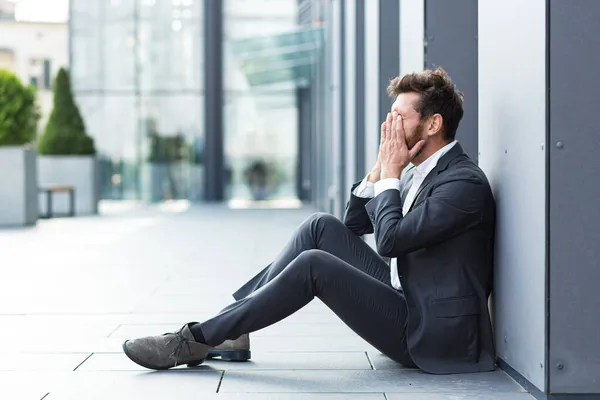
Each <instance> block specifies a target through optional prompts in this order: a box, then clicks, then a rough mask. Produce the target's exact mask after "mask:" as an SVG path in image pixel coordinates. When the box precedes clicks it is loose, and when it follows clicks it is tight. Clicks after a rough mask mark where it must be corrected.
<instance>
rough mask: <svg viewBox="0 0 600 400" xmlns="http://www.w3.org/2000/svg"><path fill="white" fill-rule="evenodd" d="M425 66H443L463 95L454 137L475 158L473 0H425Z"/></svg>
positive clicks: (475, 104) (475, 55) (475, 98)
mask: <svg viewBox="0 0 600 400" xmlns="http://www.w3.org/2000/svg"><path fill="white" fill-rule="evenodd" d="M425 37H426V38H427V46H426V52H425V65H426V67H427V68H435V67H437V66H440V67H442V68H444V69H445V70H446V71H447V72H448V74H449V75H450V77H451V78H452V80H453V82H454V83H455V84H456V86H457V87H458V89H459V90H460V91H462V92H463V93H464V94H465V102H464V110H465V114H464V116H463V119H462V121H461V123H460V126H459V128H458V132H457V135H456V138H457V139H458V140H459V141H460V143H461V145H462V147H463V149H464V150H465V152H466V153H467V154H468V155H469V156H470V157H471V158H472V159H473V160H475V161H477V159H478V152H477V113H478V111H477V105H478V98H477V90H478V89H477V76H478V71H477V0H452V1H448V0H426V1H425Z"/></svg>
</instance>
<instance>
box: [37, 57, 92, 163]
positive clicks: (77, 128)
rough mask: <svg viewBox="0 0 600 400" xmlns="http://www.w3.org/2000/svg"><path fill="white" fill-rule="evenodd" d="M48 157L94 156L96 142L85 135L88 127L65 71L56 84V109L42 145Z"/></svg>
mask: <svg viewBox="0 0 600 400" xmlns="http://www.w3.org/2000/svg"><path fill="white" fill-rule="evenodd" d="M38 152H39V153H40V154H45V155H91V154H95V153H96V149H95V146H94V140H93V139H92V138H91V137H89V136H88V135H87V134H86V132H85V124H84V122H83V119H82V118H81V114H80V113H79V108H77V104H76V103H75V99H74V98H73V93H72V92H71V83H70V80H69V74H68V73H67V71H66V70H65V69H64V68H61V69H60V70H59V71H58V74H57V75H56V80H55V82H54V107H53V109H52V113H51V114H50V118H49V119H48V123H47V125H46V130H45V132H44V134H43V135H42V137H41V138H40V140H39V143H38Z"/></svg>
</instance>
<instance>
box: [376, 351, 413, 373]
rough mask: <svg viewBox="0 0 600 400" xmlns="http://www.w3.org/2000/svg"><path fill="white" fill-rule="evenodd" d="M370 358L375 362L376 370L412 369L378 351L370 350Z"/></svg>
mask: <svg viewBox="0 0 600 400" xmlns="http://www.w3.org/2000/svg"><path fill="white" fill-rule="evenodd" d="M368 354H369V359H370V360H371V363H372V364H373V368H374V369H376V370H380V369H403V370H406V369H411V368H406V367H405V366H404V365H402V364H400V363H397V362H396V361H394V360H392V359H390V358H388V357H386V356H384V355H383V354H381V353H380V352H378V351H370V352H369V353H368Z"/></svg>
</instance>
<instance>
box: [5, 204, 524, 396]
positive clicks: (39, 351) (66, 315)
mask: <svg viewBox="0 0 600 400" xmlns="http://www.w3.org/2000/svg"><path fill="white" fill-rule="evenodd" d="M309 213H310V210H306V209H300V210H229V209H227V208H226V207H224V206H192V207H190V208H188V207H187V206H186V204H185V203H171V204H167V205H162V206H156V207H144V208H132V209H127V208H123V209H120V210H117V211H115V210H114V209H113V210H112V211H110V212H107V213H106V214H104V215H102V216H98V217H86V218H75V219H54V220H48V221H41V222H40V223H39V224H38V226H37V227H34V228H26V229H11V230H0V249H1V251H0V271H1V273H2V279H1V280H0V359H1V360H2V362H1V363H0V399H7V400H17V399H24V400H41V399H48V400H59V399H78V400H80V399H94V400H96V399H111V400H121V399H161V400H163V399H165V398H174V399H179V398H181V399H191V398H198V399H213V398H214V399H250V400H252V399H282V400H285V399H310V400H321V399H323V400H325V399H327V400H337V399H340V400H341V399H373V400H384V399H387V400H406V399H411V400H450V399H451V400H471V399H479V400H488V399H489V400H491V399H494V400H496V399H498V400H525V399H531V398H532V397H531V396H530V395H528V394H527V393H524V390H523V389H522V388H521V387H520V386H518V385H517V384H516V383H515V382H514V381H513V380H512V379H511V378H509V377H508V376H507V375H506V374H505V373H504V372H502V371H496V372H493V373H485V374H473V375H452V376H432V375H427V374H424V373H421V372H419V371H415V370H406V369H403V368H402V367H401V366H400V365H398V364H396V363H394V362H392V361H390V360H389V359H387V358H386V357H384V356H383V355H381V354H380V353H379V352H378V351H377V350H376V349H374V348H373V347H372V346H370V345H369V344H368V343H366V342H365V341H364V340H362V339H361V338H360V337H358V336H356V335H355V334H354V333H353V332H352V331H350V329H348V328H347V327H346V326H345V325H344V324H343V323H341V322H340V321H339V320H338V319H337V318H336V316H335V315H334V314H333V313H332V312H331V311H330V310H329V309H327V308H326V307H325V306H324V305H323V304H322V303H321V302H320V301H318V300H315V301H313V302H312V303H311V304H309V305H308V306H307V307H306V308H305V309H303V310H301V311H300V312H298V313H297V314H295V315H293V316H292V317H290V318H288V319H286V320H284V321H282V322H281V323H279V324H277V325H275V326H272V327H269V328H266V329H263V330H261V331H259V332H256V333H254V334H252V335H251V343H252V361H251V362H247V363H228V362H221V361H211V362H207V363H205V364H203V365H201V366H199V367H197V368H193V369H186V368H183V369H179V368H178V369H175V370H170V371H165V372H151V371H148V370H145V369H143V368H141V367H138V366H137V365H136V364H134V363H132V362H130V361H129V360H128V359H127V358H126V357H125V356H124V355H123V354H122V351H121V344H122V342H123V341H124V340H125V339H126V338H131V337H136V336H142V335H150V334H160V333H164V332H168V331H172V330H174V329H178V328H179V327H181V325H182V324H183V323H185V322H188V321H198V320H202V319H203V318H207V317H208V316H210V315H211V314H213V313H215V312H217V311H218V310H220V309H221V308H223V307H224V306H225V305H227V304H228V303H229V302H230V301H231V297H230V294H231V293H232V292H233V291H234V290H235V289H236V288H237V287H238V286H239V285H241V284H242V283H243V282H244V281H245V280H247V279H248V278H250V277H251V276H252V275H253V274H254V273H255V272H257V271H258V270H259V269H260V268H262V267H264V266H265V265H266V264H267V263H268V262H269V261H270V260H271V259H272V258H273V257H274V256H276V254H277V251H278V249H279V248H281V247H282V246H283V244H284V243H285V242H286V241H287V239H288V238H289V236H290V234H291V233H292V231H293V229H294V228H295V227H296V226H297V225H298V224H299V223H300V222H301V221H302V220H303V219H304V218H305V217H306V216H307V215H308V214H309Z"/></svg>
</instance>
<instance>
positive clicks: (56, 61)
mask: <svg viewBox="0 0 600 400" xmlns="http://www.w3.org/2000/svg"><path fill="white" fill-rule="evenodd" d="M0 49H2V50H4V51H6V50H8V51H9V52H12V53H13V54H14V64H13V66H12V68H9V69H11V70H12V71H13V72H14V73H16V74H17V76H19V78H21V80H22V81H23V83H25V84H29V77H30V73H32V67H31V65H30V61H31V60H32V59H48V60H50V62H51V70H50V77H51V83H52V82H53V81H54V78H55V76H56V73H57V72H58V70H59V68H60V67H66V66H67V65H68V60H69V41H68V29H67V25H66V24H64V23H45V22H16V21H0ZM40 68H41V67H40ZM38 99H39V103H40V107H41V111H42V121H41V122H40V128H41V129H43V127H44V124H45V120H46V119H47V117H48V115H49V114H50V111H51V110H52V92H51V91H50V90H44V89H40V90H39V91H38Z"/></svg>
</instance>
